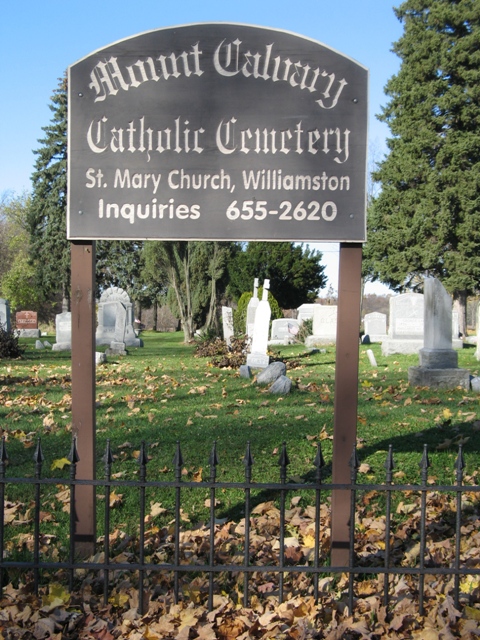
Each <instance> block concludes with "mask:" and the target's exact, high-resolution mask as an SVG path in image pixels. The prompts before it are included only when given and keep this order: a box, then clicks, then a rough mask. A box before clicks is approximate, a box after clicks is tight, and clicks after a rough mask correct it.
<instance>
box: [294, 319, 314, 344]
mask: <svg viewBox="0 0 480 640" xmlns="http://www.w3.org/2000/svg"><path fill="white" fill-rule="evenodd" d="M311 335H313V318H307V319H306V320H304V321H303V322H302V324H301V325H300V329H299V331H298V333H297V340H299V341H300V342H305V340H306V339H307V338H308V336H311Z"/></svg>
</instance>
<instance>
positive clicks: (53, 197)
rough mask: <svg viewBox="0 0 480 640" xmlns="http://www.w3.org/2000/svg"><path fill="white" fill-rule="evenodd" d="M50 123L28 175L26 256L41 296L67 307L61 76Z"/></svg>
mask: <svg viewBox="0 0 480 640" xmlns="http://www.w3.org/2000/svg"><path fill="white" fill-rule="evenodd" d="M49 108H50V110H51V111H52V113H53V117H52V119H51V121H50V124H49V125H48V126H46V127H43V128H42V130H43V131H44V132H45V136H44V137H43V138H42V139H40V140H39V141H38V142H39V143H40V144H41V145H42V146H41V147H40V148H39V149H37V150H36V151H34V153H35V154H36V155H37V160H36V162H35V171H34V173H33V175H32V186H33V192H32V202H31V206H30V212H29V231H30V256H31V260H32V262H33V264H34V266H35V272H36V285H37V287H38V288H39V290H40V292H41V293H42V294H43V296H44V297H45V298H47V299H48V298H50V299H52V298H53V297H55V296H56V295H58V294H61V296H62V307H63V309H64V310H67V309H68V307H69V297H70V295H69V294H70V243H69V241H68V240H67V234H66V211H67V80H66V77H64V78H62V79H61V80H60V82H59V85H58V87H57V89H56V90H55V91H54V94H53V96H52V98H51V104H49Z"/></svg>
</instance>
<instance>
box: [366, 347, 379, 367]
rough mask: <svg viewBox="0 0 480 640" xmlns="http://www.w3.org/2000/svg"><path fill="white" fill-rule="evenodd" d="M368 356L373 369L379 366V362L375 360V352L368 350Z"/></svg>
mask: <svg viewBox="0 0 480 640" xmlns="http://www.w3.org/2000/svg"><path fill="white" fill-rule="evenodd" d="M367 356H368V360H369V362H370V364H371V366H372V367H376V366H377V360H376V358H375V354H374V353H373V351H372V350H371V349H367Z"/></svg>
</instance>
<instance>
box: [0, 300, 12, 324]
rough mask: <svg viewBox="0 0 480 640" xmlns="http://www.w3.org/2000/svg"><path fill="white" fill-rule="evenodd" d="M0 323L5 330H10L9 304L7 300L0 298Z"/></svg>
mask: <svg viewBox="0 0 480 640" xmlns="http://www.w3.org/2000/svg"><path fill="white" fill-rule="evenodd" d="M0 325H2V327H3V328H4V329H5V330H6V331H10V329H11V328H12V325H11V323H10V304H9V302H8V300H5V299H4V298H0Z"/></svg>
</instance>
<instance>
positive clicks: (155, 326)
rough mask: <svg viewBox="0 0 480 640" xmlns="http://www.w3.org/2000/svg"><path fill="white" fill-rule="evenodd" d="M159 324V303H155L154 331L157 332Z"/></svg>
mask: <svg viewBox="0 0 480 640" xmlns="http://www.w3.org/2000/svg"><path fill="white" fill-rule="evenodd" d="M157 322H158V304H157V301H156V300H154V302H153V330H154V331H157Z"/></svg>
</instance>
